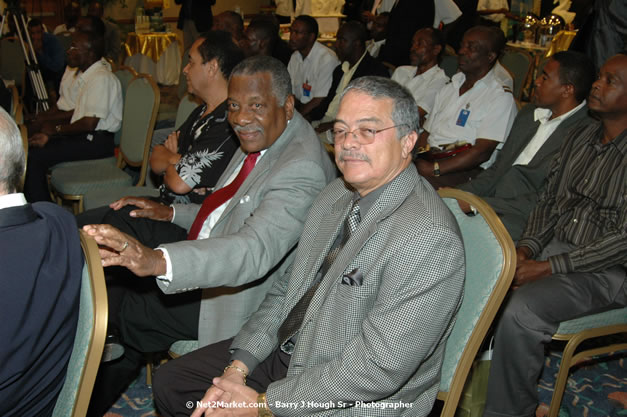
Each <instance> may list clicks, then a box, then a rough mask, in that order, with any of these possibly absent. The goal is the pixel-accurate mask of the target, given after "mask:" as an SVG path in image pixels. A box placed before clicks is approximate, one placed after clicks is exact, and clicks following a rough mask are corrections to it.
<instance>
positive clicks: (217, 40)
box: [198, 31, 244, 79]
mask: <svg viewBox="0 0 627 417" xmlns="http://www.w3.org/2000/svg"><path fill="white" fill-rule="evenodd" d="M200 37H201V38H204V41H203V43H201V44H200V46H198V53H199V54H200V56H201V57H202V62H203V64H204V63H205V62H208V61H211V60H212V59H214V58H215V59H216V60H217V61H218V66H219V67H220V72H222V76H224V78H225V79H228V78H229V76H230V75H231V71H233V68H234V67H235V66H236V65H237V64H238V63H239V62H240V61H241V60H242V59H243V58H244V54H243V53H242V51H241V49H239V47H238V46H237V45H235V43H234V42H233V38H232V37H231V34H230V33H229V32H224V31H211V32H206V33H203V34H202V35H200Z"/></svg>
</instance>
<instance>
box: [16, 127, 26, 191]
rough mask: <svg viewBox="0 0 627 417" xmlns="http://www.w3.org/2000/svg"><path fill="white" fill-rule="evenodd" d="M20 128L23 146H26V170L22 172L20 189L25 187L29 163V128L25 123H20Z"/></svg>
mask: <svg viewBox="0 0 627 417" xmlns="http://www.w3.org/2000/svg"><path fill="white" fill-rule="evenodd" d="M18 127H19V129H20V135H21V136H22V146H24V172H23V173H22V179H21V180H20V189H22V190H23V189H24V180H25V179H26V168H27V166H26V164H27V163H28V129H26V126H25V125H23V124H20V125H18Z"/></svg>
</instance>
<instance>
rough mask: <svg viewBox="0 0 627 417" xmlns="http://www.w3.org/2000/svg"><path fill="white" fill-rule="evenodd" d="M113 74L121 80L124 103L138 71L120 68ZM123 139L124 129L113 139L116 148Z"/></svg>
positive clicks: (124, 67)
mask: <svg viewBox="0 0 627 417" xmlns="http://www.w3.org/2000/svg"><path fill="white" fill-rule="evenodd" d="M110 64H111V63H110ZM112 68H113V67H112ZM113 74H114V75H115V76H116V77H118V80H120V87H122V103H124V100H125V99H126V90H127V89H128V85H129V84H130V83H131V81H132V80H133V79H134V78H135V77H137V75H138V74H137V71H135V70H134V69H133V68H131V67H126V66H121V67H120V68H118V69H116V70H115V71H113ZM121 137H122V129H120V130H118V131H117V132H115V136H114V137H113V142H114V143H115V146H118V145H119V144H120V139H121Z"/></svg>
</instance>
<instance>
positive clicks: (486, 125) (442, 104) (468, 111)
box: [424, 70, 518, 168]
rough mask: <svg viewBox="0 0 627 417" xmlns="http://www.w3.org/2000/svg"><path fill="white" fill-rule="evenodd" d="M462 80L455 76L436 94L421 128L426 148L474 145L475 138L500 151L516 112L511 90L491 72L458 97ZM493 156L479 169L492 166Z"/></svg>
mask: <svg viewBox="0 0 627 417" xmlns="http://www.w3.org/2000/svg"><path fill="white" fill-rule="evenodd" d="M465 80H466V76H465V75H464V73H462V72H458V73H457V74H455V75H454V76H453V77H452V78H451V81H450V82H449V83H448V84H446V85H444V87H443V88H442V90H441V91H440V92H439V93H438V94H437V96H436V98H435V104H434V105H433V110H432V112H431V114H430V117H429V118H428V119H427V121H426V123H425V127H424V128H425V130H426V131H427V132H429V144H430V145H431V146H438V147H442V146H443V145H446V144H450V143H455V142H457V141H460V140H463V141H466V142H468V143H471V144H473V145H474V144H475V142H476V140H477V138H479V139H489V140H494V141H496V142H500V143H499V145H498V147H497V149H500V148H502V147H503V143H504V142H505V140H506V139H507V136H508V135H509V131H510V129H511V127H512V123H513V122H514V118H515V117H516V113H517V112H518V110H517V109H516V102H515V101H514V97H513V95H512V93H511V90H510V89H509V88H508V87H507V86H503V84H502V83H501V82H500V81H499V80H498V79H497V78H496V76H495V74H494V70H491V71H490V72H488V73H487V74H486V75H485V76H484V77H483V78H482V79H480V80H479V81H477V82H476V83H475V85H473V86H472V88H471V89H470V90H468V91H466V92H465V93H464V94H463V95H461V96H460V95H459V88H460V87H461V86H462V84H463V83H464V81H465ZM462 112H463V113H462ZM496 154H497V152H496V151H495V152H493V153H492V156H491V157H490V159H489V160H488V161H486V162H484V163H483V164H481V167H482V168H488V167H489V166H490V165H492V163H493V162H494V160H495V159H496Z"/></svg>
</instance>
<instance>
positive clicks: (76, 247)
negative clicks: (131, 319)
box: [0, 109, 83, 416]
mask: <svg viewBox="0 0 627 417" xmlns="http://www.w3.org/2000/svg"><path fill="white" fill-rule="evenodd" d="M24 164H25V160H24V147H23V145H22V136H21V135H20V131H19V130H18V128H17V126H16V125H15V122H14V121H13V119H12V118H11V116H9V115H8V114H7V113H6V112H5V111H4V110H2V109H0V270H1V271H2V273H1V274H0V286H1V287H2V291H0V315H1V316H2V317H3V323H2V326H0V338H2V343H0V361H1V362H2V366H0V415H3V416H48V415H52V410H53V409H54V406H55V403H56V401H57V397H58V396H59V393H60V392H61V387H62V386H63V382H64V381H65V374H66V370H67V364H68V362H69V360H70V354H71V353H72V347H73V344H74V335H75V333H76V324H77V322H78V303H79V295H80V286H81V275H82V269H83V255H82V252H81V246H80V242H79V237H78V231H77V229H76V221H75V220H74V217H73V216H72V215H71V214H70V213H69V212H67V211H66V210H65V209H63V208H61V207H59V206H57V205H55V204H52V203H34V204H28V203H27V202H26V199H25V198H24V195H23V194H22V193H19V192H18V191H17V190H18V188H19V187H20V180H21V178H22V174H23V173H24V168H25V165H24Z"/></svg>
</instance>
